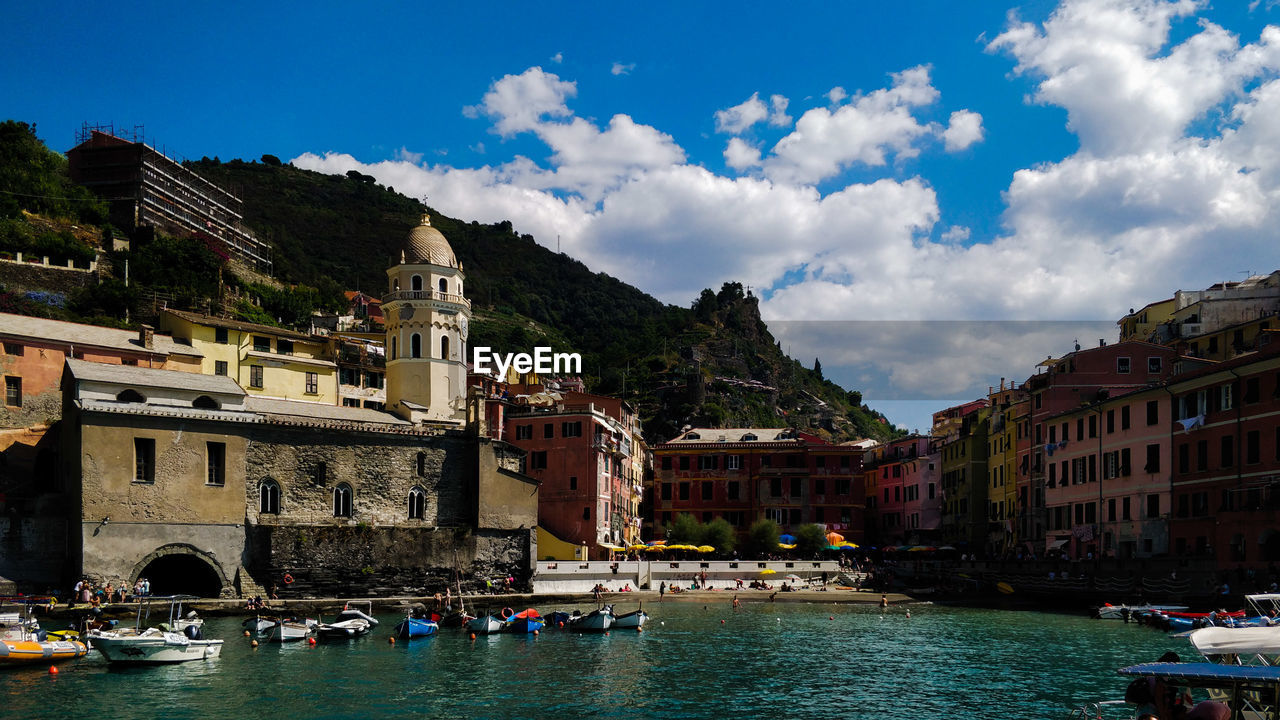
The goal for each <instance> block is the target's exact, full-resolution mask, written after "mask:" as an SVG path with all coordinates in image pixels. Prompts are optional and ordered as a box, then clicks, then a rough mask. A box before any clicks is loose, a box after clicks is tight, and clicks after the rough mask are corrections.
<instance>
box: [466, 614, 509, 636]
mask: <svg viewBox="0 0 1280 720" xmlns="http://www.w3.org/2000/svg"><path fill="white" fill-rule="evenodd" d="M506 624H507V621H506V620H505V619H504V618H501V617H499V616H497V615H482V616H480V617H477V618H472V619H471V620H468V621H467V624H466V628H467V631H468V632H473V633H475V634H476V635H493V634H494V633H500V632H502V628H503V627H504V626H506Z"/></svg>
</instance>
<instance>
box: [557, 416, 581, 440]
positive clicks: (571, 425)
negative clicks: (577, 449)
mask: <svg viewBox="0 0 1280 720" xmlns="http://www.w3.org/2000/svg"><path fill="white" fill-rule="evenodd" d="M560 434H561V435H563V436H564V437H567V438H571V437H582V421H581V420H575V421H573V422H567V423H561V424H560Z"/></svg>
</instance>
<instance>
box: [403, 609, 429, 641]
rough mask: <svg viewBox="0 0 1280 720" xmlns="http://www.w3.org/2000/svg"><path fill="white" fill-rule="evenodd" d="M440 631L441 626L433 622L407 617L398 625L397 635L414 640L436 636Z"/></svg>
mask: <svg viewBox="0 0 1280 720" xmlns="http://www.w3.org/2000/svg"><path fill="white" fill-rule="evenodd" d="M439 629H440V626H439V625H438V624H436V623H435V621H433V620H428V619H426V618H416V617H413V616H412V615H407V616H405V619H404V620H401V621H400V624H399V625H396V635H399V636H400V637H402V638H408V639H410V640H412V639H413V638H420V637H427V636H428V635H435V634H436V631H438V630H439Z"/></svg>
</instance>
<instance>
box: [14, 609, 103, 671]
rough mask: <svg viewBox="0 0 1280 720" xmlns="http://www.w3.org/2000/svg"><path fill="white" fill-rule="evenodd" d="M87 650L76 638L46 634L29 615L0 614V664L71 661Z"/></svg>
mask: <svg viewBox="0 0 1280 720" xmlns="http://www.w3.org/2000/svg"><path fill="white" fill-rule="evenodd" d="M88 652H89V646H88V645H86V644H84V643H82V642H80V641H79V640H74V639H63V638H60V637H49V635H48V634H47V633H46V632H45V631H44V630H41V629H40V625H39V623H38V622H36V620H35V618H33V617H30V616H29V615H28V616H27V617H25V618H24V617H23V616H22V615H21V614H19V613H4V614H0V665H17V664H21V663H29V662H57V661H60V660H73V659H75V658H80V657H84V656H85V655H86V654H88Z"/></svg>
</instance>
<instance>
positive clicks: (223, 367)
mask: <svg viewBox="0 0 1280 720" xmlns="http://www.w3.org/2000/svg"><path fill="white" fill-rule="evenodd" d="M213 374H214V375H222V376H223V377H226V374H227V361H226V360H214V361H213Z"/></svg>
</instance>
